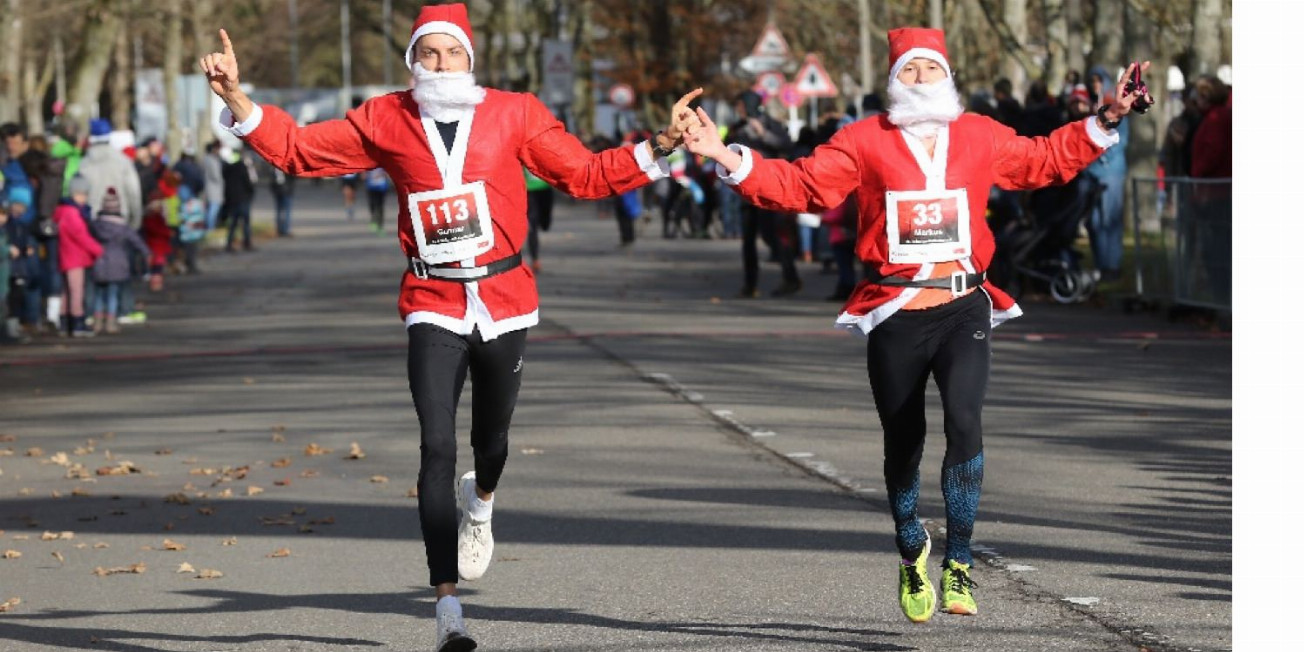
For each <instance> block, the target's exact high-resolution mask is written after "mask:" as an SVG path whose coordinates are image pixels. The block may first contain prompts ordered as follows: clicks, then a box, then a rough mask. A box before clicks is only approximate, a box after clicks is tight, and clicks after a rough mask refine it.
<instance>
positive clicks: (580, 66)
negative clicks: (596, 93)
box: [567, 0, 597, 133]
mask: <svg viewBox="0 0 1304 652" xmlns="http://www.w3.org/2000/svg"><path fill="white" fill-rule="evenodd" d="M569 18H570V19H569V20H568V21H567V22H568V23H570V24H569V25H568V26H567V27H568V28H569V29H568V31H570V33H571V34H572V36H571V41H572V42H573V43H574V44H575V50H574V51H575V58H574V62H575V63H574V69H575V82H574V89H575V103H574V104H572V105H571V117H572V122H571V124H572V125H573V128H574V129H576V130H582V131H585V132H589V133H592V132H593V127H594V117H595V116H594V113H595V111H596V110H597V109H596V108H595V107H594V100H593V92H592V81H593V0H574V4H573V5H571V12H570V17H569Z"/></svg>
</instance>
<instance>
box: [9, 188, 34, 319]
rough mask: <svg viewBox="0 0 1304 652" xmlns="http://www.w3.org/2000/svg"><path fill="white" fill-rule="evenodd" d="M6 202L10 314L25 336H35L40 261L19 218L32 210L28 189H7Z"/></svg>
mask: <svg viewBox="0 0 1304 652" xmlns="http://www.w3.org/2000/svg"><path fill="white" fill-rule="evenodd" d="M5 200H6V201H7V202H8V208H7V212H8V215H9V222H8V224H6V225H5V228H6V229H7V230H8V232H9V246H10V248H11V251H12V253H13V255H12V257H11V258H10V261H9V265H10V268H9V284H10V288H9V314H10V315H12V316H14V317H17V318H18V319H19V321H20V322H21V323H22V327H23V329H24V330H25V331H27V333H28V334H31V335H35V334H37V333H38V332H39V331H40V326H41V290H42V285H41V279H42V274H41V257H40V252H39V246H38V243H37V241H36V238H35V236H33V235H32V228H31V226H30V223H28V222H23V221H22V217H23V216H24V215H26V214H28V211H29V210H30V209H31V206H32V202H33V201H34V199H33V196H32V189H31V187H30V186H17V185H16V186H10V188H9V190H8V191H7V192H6V194H5Z"/></svg>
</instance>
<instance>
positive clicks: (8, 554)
mask: <svg viewBox="0 0 1304 652" xmlns="http://www.w3.org/2000/svg"><path fill="white" fill-rule="evenodd" d="M22 556H23V553H21V552H18V551H17V550H6V551H5V554H4V558H5V559H18V558H19V557H22Z"/></svg>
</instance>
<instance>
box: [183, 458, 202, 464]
mask: <svg viewBox="0 0 1304 652" xmlns="http://www.w3.org/2000/svg"><path fill="white" fill-rule="evenodd" d="M181 463H182V464H198V463H199V458H198V457H187V458H186V459H184V460H181Z"/></svg>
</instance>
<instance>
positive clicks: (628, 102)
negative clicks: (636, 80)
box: [607, 84, 634, 109]
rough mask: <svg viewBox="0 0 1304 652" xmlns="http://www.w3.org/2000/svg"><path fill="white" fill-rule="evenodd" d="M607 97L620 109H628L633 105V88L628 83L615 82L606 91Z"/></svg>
mask: <svg viewBox="0 0 1304 652" xmlns="http://www.w3.org/2000/svg"><path fill="white" fill-rule="evenodd" d="M607 97H608V98H609V99H610V100H611V103H612V104H615V105H616V106H618V107H620V108H622V109H628V108H629V107H631V106H633V105H634V88H633V87H632V86H630V85H629V84H615V85H613V86H612V87H611V90H610V91H608V93H607Z"/></svg>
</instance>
